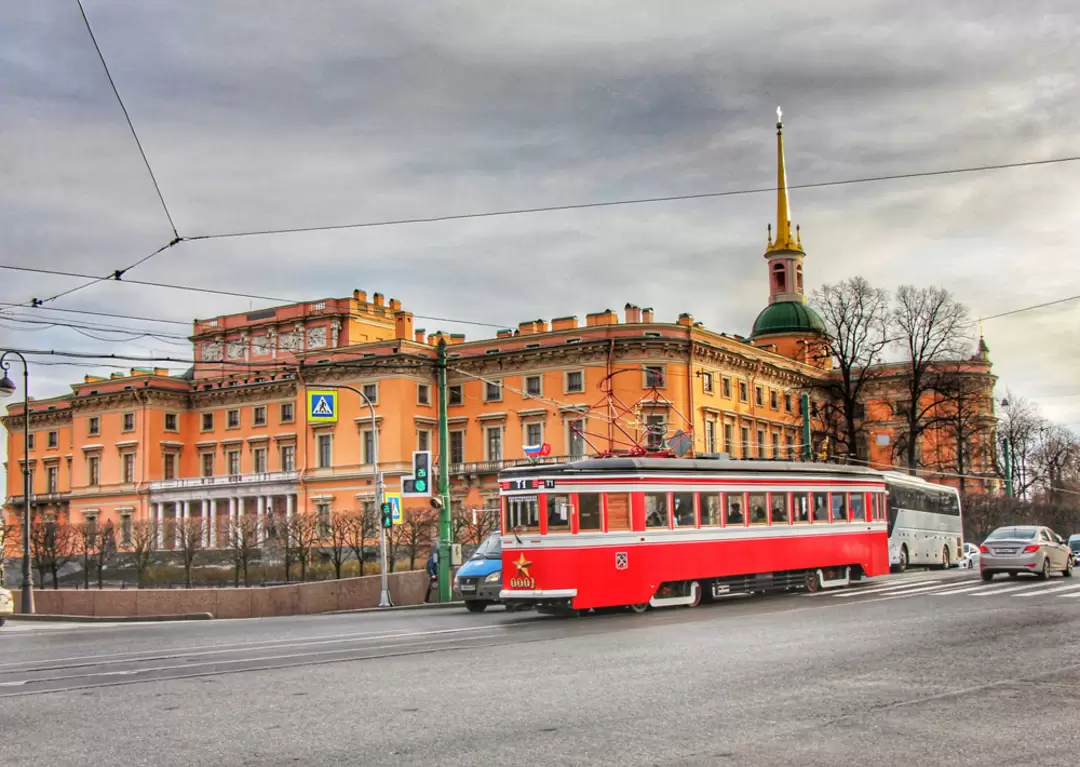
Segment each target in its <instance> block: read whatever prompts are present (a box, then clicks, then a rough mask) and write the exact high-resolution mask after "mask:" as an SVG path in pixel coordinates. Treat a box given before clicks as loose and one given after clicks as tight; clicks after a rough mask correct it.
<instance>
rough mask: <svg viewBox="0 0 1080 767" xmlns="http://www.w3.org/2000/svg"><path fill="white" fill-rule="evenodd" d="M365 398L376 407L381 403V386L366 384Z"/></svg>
mask: <svg viewBox="0 0 1080 767" xmlns="http://www.w3.org/2000/svg"><path fill="white" fill-rule="evenodd" d="M364 397H366V398H367V401H368V402H370V403H371V404H372V405H376V404H378V402H379V385H378V384H377V383H369V384H364Z"/></svg>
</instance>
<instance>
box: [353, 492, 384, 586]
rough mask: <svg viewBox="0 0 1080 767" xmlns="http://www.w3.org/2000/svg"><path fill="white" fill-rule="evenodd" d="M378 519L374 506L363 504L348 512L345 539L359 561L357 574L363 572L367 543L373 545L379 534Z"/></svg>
mask: <svg viewBox="0 0 1080 767" xmlns="http://www.w3.org/2000/svg"><path fill="white" fill-rule="evenodd" d="M378 525H379V519H378V515H377V514H376V513H375V509H374V507H372V506H370V505H365V506H363V507H361V509H360V510H359V511H355V512H352V513H351V514H349V527H348V530H347V531H346V533H345V536H346V541H347V544H348V546H349V549H350V551H352V553H353V556H355V557H356V561H357V562H359V563H360V569H359V574H360V575H363V574H364V562H366V561H367V551H368V544H371V545H372V546H374V545H375V541H376V540H377V539H378V536H379V527H378Z"/></svg>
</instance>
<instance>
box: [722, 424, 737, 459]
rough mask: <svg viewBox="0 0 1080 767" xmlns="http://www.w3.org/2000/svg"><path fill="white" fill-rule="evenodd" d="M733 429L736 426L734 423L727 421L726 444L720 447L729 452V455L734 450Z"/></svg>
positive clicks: (725, 427)
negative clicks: (733, 425)
mask: <svg viewBox="0 0 1080 767" xmlns="http://www.w3.org/2000/svg"><path fill="white" fill-rule="evenodd" d="M733 429H734V427H732V425H731V424H730V423H725V424H724V444H723V445H721V446H720V449H721V450H722V451H724V452H726V453H728V454H729V455H730V454H731V453H732V452H734V451H733V450H732V447H733V445H732V444H731V443H732V441H733V438H732V431H733Z"/></svg>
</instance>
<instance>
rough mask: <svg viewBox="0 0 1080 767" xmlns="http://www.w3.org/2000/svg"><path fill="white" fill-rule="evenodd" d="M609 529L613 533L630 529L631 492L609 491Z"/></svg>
mask: <svg viewBox="0 0 1080 767" xmlns="http://www.w3.org/2000/svg"><path fill="white" fill-rule="evenodd" d="M607 529H608V531H609V532H613V533H617V532H621V531H624V530H629V529H630V494H629V493H608V497H607Z"/></svg>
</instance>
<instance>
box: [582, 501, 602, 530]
mask: <svg viewBox="0 0 1080 767" xmlns="http://www.w3.org/2000/svg"><path fill="white" fill-rule="evenodd" d="M577 501H578V532H582V533H588V532H595V531H597V530H600V529H601V527H600V493H580V494H579V495H578V498H577Z"/></svg>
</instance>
